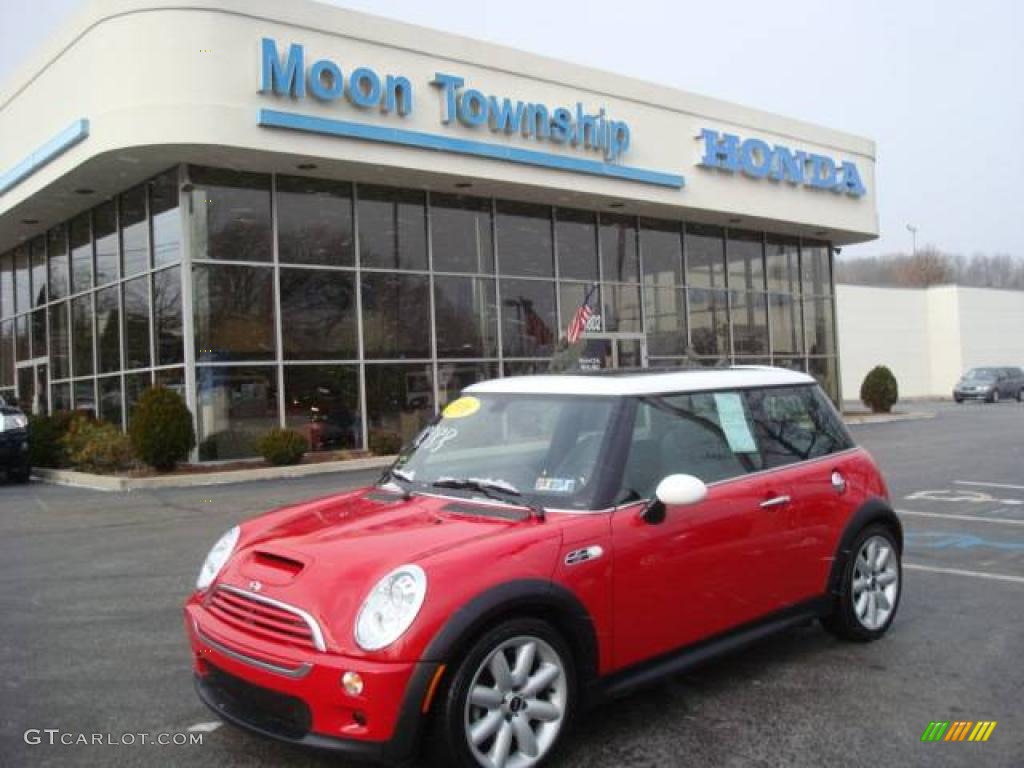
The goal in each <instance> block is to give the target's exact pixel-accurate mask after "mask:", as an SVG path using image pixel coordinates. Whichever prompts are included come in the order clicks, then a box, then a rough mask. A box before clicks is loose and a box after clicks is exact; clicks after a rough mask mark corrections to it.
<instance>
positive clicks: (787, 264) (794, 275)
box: [765, 235, 800, 293]
mask: <svg viewBox="0 0 1024 768" xmlns="http://www.w3.org/2000/svg"><path fill="white" fill-rule="evenodd" d="M765 259H766V261H767V273H768V290H769V291H777V292H782V293H799V292H800V246H799V240H797V238H795V237H783V236H781V235H768V236H767V243H766V256H765Z"/></svg>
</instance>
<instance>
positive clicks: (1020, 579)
mask: <svg viewBox="0 0 1024 768" xmlns="http://www.w3.org/2000/svg"><path fill="white" fill-rule="evenodd" d="M903 567H904V568H906V569H907V570H908V571H925V572H927V573H946V574H950V575H952V576H970V577H972V578H975V579H992V580H994V581H1009V582H1011V583H1012V584H1024V576H1008V575H1006V574H1004V573H982V572H981V571H964V570H962V569H960V568H937V567H935V566H933V565H918V564H917V563H903Z"/></svg>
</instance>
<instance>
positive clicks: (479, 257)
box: [430, 194, 494, 274]
mask: <svg viewBox="0 0 1024 768" xmlns="http://www.w3.org/2000/svg"><path fill="white" fill-rule="evenodd" d="M491 237H492V234H491V201H490V200H489V199H486V198H479V197H462V196H458V195H443V194H432V195H431V196H430V241H431V249H432V255H433V259H434V271H436V272H482V273H488V274H489V273H493V272H494V246H493V243H492V242H491Z"/></svg>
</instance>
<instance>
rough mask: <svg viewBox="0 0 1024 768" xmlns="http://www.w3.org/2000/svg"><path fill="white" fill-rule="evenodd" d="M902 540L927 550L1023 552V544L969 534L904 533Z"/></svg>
mask: <svg viewBox="0 0 1024 768" xmlns="http://www.w3.org/2000/svg"><path fill="white" fill-rule="evenodd" d="M903 538H904V540H905V541H906V543H907V544H909V545H910V546H912V547H925V548H927V549H974V548H975V547H988V548H991V549H1002V550H1007V551H1010V552H1024V542H1021V541H993V540H992V539H983V538H982V537H981V536H975V535H974V534H971V533H945V532H942V533H938V532H932V533H906V534H904V536H903Z"/></svg>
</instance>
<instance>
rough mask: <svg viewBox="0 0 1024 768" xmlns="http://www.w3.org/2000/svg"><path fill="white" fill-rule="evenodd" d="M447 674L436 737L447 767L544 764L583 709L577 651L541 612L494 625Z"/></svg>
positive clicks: (440, 762) (436, 760)
mask: <svg viewBox="0 0 1024 768" xmlns="http://www.w3.org/2000/svg"><path fill="white" fill-rule="evenodd" d="M529 647H532V651H531V650H530V649H529ZM499 658H503V661H501V660H499ZM493 670H497V672H495V671H493ZM506 673H507V674H506ZM446 678H448V679H447V681H446V682H442V690H441V691H440V692H439V695H438V699H437V704H436V705H435V710H434V712H433V713H432V722H431V733H430V742H429V751H430V754H429V757H430V759H431V762H432V763H433V764H434V765H436V766H438V767H439V768H440V766H445V767H446V768H448V767H451V766H458V767H459V768H483V767H484V766H488V765H494V766H496V768H503V766H506V765H509V764H510V763H514V764H515V765H517V766H523V768H534V767H535V766H540V765H542V764H544V763H545V762H547V760H548V759H549V758H550V757H551V755H552V754H553V753H555V752H556V751H557V749H558V747H559V745H560V744H561V742H562V741H563V740H564V737H565V734H566V732H567V731H568V730H569V726H570V724H571V722H572V718H573V715H574V714H575V708H576V671H575V664H574V660H573V657H572V653H571V651H570V649H569V647H568V645H567V644H566V642H565V640H564V639H563V638H562V636H561V635H560V634H559V633H558V631H557V630H555V629H554V627H552V626H551V625H550V624H548V623H547V622H544V621H540V620H537V619H528V618H521V619H511V620H509V621H505V622H503V623H501V624H499V625H498V626H496V627H494V629H491V630H489V631H487V632H486V633H484V634H483V635H482V636H481V637H480V638H479V639H478V640H477V641H476V642H475V643H474V644H473V645H472V647H471V648H470V649H469V650H468V652H466V653H465V654H464V655H463V656H462V658H461V659H460V660H459V661H458V663H457V664H455V665H453V666H452V671H451V674H450V675H446ZM471 696H473V697H474V698H472V699H471ZM531 714H534V715H539V717H530V715H531ZM502 755H505V757H504V758H502Z"/></svg>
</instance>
